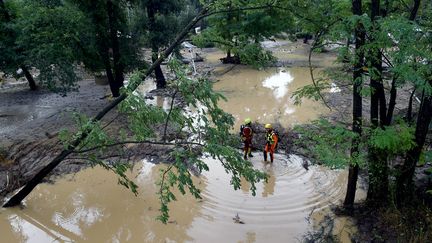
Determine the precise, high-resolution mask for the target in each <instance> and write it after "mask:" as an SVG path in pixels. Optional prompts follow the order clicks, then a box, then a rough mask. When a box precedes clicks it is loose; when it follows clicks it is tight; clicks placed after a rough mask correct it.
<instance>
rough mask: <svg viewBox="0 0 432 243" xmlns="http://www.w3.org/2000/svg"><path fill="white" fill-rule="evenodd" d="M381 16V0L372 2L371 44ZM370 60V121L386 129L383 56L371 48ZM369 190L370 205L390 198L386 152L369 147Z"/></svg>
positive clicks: (373, 125)
mask: <svg viewBox="0 0 432 243" xmlns="http://www.w3.org/2000/svg"><path fill="white" fill-rule="evenodd" d="M379 15H380V0H372V1H371V21H372V25H373V27H372V34H371V37H370V38H369V42H370V43H371V44H373V43H374V42H375V37H374V34H375V33H377V32H378V31H379V27H378V23H377V22H376V18H377V17H378V16H379ZM370 53H371V54H370V55H368V58H369V59H370V60H369V62H370V63H371V66H372V67H371V68H372V70H373V71H372V72H370V86H371V89H372V95H371V108H370V109H371V113H370V120H371V123H372V128H373V129H377V128H384V124H385V121H386V118H387V112H386V100H385V92H384V86H383V80H382V55H381V51H380V50H379V48H371V49H370ZM368 153H369V156H368V157H369V158H368V159H369V168H368V172H369V188H368V193H367V200H368V202H369V203H373V204H376V205H385V203H386V201H387V196H388V168H387V156H386V153H385V152H384V151H381V150H378V149H376V148H373V147H372V146H369V149H368Z"/></svg>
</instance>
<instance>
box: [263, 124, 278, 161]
mask: <svg viewBox="0 0 432 243" xmlns="http://www.w3.org/2000/svg"><path fill="white" fill-rule="evenodd" d="M264 128H265V130H266V145H265V147H264V161H267V153H270V162H272V163H273V158H274V155H273V154H274V152H275V150H276V145H277V143H278V136H277V134H276V133H275V132H274V131H273V128H272V125H271V124H265V126H264Z"/></svg>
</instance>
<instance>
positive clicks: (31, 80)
mask: <svg viewBox="0 0 432 243" xmlns="http://www.w3.org/2000/svg"><path fill="white" fill-rule="evenodd" d="M0 9H1V10H2V13H3V16H4V18H5V21H6V22H7V23H9V22H11V16H10V14H9V11H8V10H7V9H6V6H5V4H4V1H3V0H0ZM12 35H13V37H14V38H16V36H15V34H12ZM17 52H19V53H20V52H22V50H21V48H20V49H19V50H17ZM20 67H21V69H22V70H23V72H24V76H25V77H26V79H27V82H28V84H29V87H30V90H32V91H35V90H37V89H38V87H37V85H36V82H35V80H34V78H33V76H32V75H31V73H30V72H29V70H28V68H27V67H26V66H25V65H21V66H20Z"/></svg>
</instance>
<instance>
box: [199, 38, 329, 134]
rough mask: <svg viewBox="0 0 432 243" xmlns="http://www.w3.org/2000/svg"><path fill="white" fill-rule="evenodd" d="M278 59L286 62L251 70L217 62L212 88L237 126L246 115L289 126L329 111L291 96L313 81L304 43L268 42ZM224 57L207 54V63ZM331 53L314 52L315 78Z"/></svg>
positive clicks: (258, 120)
mask: <svg viewBox="0 0 432 243" xmlns="http://www.w3.org/2000/svg"><path fill="white" fill-rule="evenodd" d="M265 45H266V46H270V47H272V52H273V54H274V56H275V57H277V58H278V61H279V62H282V63H285V62H287V63H289V65H286V66H283V67H277V68H276V67H275V68H266V69H264V70H257V69H253V68H251V67H248V66H244V65H236V66H232V65H219V66H218V67H216V69H215V79H216V80H217V82H216V83H215V84H214V89H215V90H217V91H219V92H221V93H222V94H223V95H224V96H225V97H226V98H227V99H228V101H227V102H221V104H220V106H221V107H222V108H223V109H224V110H225V111H227V112H229V113H231V114H233V115H234V117H235V118H236V124H235V127H239V126H240V124H241V123H242V122H243V120H244V119H245V118H247V117H249V118H251V119H252V120H253V121H257V122H259V123H262V124H265V123H274V122H278V123H280V124H281V125H282V126H284V127H286V128H288V127H291V126H293V125H296V124H303V123H307V122H309V121H311V120H314V119H317V118H319V116H320V115H325V114H326V113H328V112H329V110H328V109H327V108H326V107H325V106H324V105H323V104H321V103H320V102H317V101H314V100H309V99H303V100H302V104H301V105H300V106H298V105H295V104H294V98H293V97H292V95H293V93H294V91H296V90H297V89H299V88H301V87H303V86H305V85H310V84H312V79H311V76H310V69H309V67H308V59H307V54H308V52H307V50H306V48H305V46H304V45H302V44H299V43H297V44H296V45H292V44H291V45H287V44H286V43H285V44H284V42H281V43H280V42H269V43H267V44H265ZM222 57H224V53H223V52H221V51H215V52H212V53H209V54H207V55H206V58H207V59H208V61H209V62H212V63H216V62H217V61H218V60H219V58H222ZM334 59H335V58H334V55H331V54H323V53H319V54H314V57H313V64H312V65H313V66H314V67H315V70H314V75H315V78H319V75H320V72H321V71H322V70H323V68H324V67H329V66H331V65H332V63H333V61H334Z"/></svg>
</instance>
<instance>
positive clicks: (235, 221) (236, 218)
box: [233, 213, 244, 224]
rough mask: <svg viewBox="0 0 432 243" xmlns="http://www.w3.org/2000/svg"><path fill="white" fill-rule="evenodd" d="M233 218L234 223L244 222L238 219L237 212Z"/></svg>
mask: <svg viewBox="0 0 432 243" xmlns="http://www.w3.org/2000/svg"><path fill="white" fill-rule="evenodd" d="M233 220H234V223H236V224H244V222H243V221H242V220H241V219H240V216H239V215H238V213H237V215H236V216H235V217H234V218H233Z"/></svg>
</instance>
